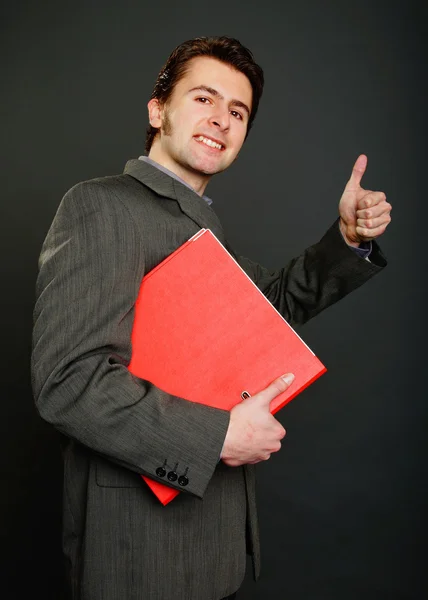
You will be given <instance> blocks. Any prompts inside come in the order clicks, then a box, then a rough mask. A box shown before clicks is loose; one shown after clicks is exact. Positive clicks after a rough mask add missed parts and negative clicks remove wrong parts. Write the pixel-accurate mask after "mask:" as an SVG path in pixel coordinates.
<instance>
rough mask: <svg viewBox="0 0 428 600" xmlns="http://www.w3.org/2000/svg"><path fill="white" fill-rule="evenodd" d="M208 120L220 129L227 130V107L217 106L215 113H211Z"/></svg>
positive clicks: (228, 117)
mask: <svg viewBox="0 0 428 600" xmlns="http://www.w3.org/2000/svg"><path fill="white" fill-rule="evenodd" d="M210 122H211V124H212V125H214V126H215V127H217V129H219V130H220V131H227V130H228V129H229V127H230V113H229V109H228V108H224V109H223V108H220V107H218V108H217V110H216V111H215V114H213V115H211V118H210Z"/></svg>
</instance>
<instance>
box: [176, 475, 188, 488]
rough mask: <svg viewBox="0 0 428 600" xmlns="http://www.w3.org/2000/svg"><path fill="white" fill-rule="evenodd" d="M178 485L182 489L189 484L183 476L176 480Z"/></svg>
mask: <svg viewBox="0 0 428 600" xmlns="http://www.w3.org/2000/svg"><path fill="white" fill-rule="evenodd" d="M178 483H179V484H180V485H182V486H183V487H184V486H185V485H187V484H188V483H189V480H188V478H187V477H186V476H185V475H180V477H179V478H178Z"/></svg>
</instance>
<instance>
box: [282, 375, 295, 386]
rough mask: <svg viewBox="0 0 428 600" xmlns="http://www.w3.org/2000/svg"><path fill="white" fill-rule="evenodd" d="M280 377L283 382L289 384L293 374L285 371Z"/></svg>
mask: <svg viewBox="0 0 428 600" xmlns="http://www.w3.org/2000/svg"><path fill="white" fill-rule="evenodd" d="M281 379H282V380H283V381H285V383H288V385H290V383H291V382H292V381H293V379H294V375H293V373H286V374H285V375H283V376H282V377H281Z"/></svg>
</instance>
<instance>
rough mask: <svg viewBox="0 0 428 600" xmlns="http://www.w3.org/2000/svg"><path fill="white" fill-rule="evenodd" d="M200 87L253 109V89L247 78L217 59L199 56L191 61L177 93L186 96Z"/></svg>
mask: <svg viewBox="0 0 428 600" xmlns="http://www.w3.org/2000/svg"><path fill="white" fill-rule="evenodd" d="M198 85H205V86H208V87H211V88H213V89H215V90H217V92H219V93H220V94H221V95H222V96H224V98H225V99H226V100H232V99H233V100H240V101H241V102H245V104H247V106H249V107H251V102H252V97H253V89H252V87H251V83H250V81H249V79H248V78H247V76H246V75H244V74H243V73H241V72H240V71H237V70H236V69H234V68H233V67H232V66H230V65H228V64H225V63H223V62H221V61H219V60H216V59H215V58H211V57H208V56H198V57H196V58H192V59H191V60H189V62H188V63H187V70H186V73H185V75H184V76H183V77H182V78H181V79H180V81H179V82H178V83H177V85H176V91H177V93H178V94H180V95H182V94H186V93H187V92H188V91H189V90H191V89H192V88H194V87H197V86H198Z"/></svg>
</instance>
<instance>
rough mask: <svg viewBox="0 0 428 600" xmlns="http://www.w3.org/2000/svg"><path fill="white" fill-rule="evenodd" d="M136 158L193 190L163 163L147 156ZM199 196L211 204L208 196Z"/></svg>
mask: <svg viewBox="0 0 428 600" xmlns="http://www.w3.org/2000/svg"><path fill="white" fill-rule="evenodd" d="M138 160H142V161H144V162H146V163H148V164H149V165H152V166H153V167H156V168H157V169H159V171H162V172H163V173H165V174H166V175H169V176H170V177H173V178H174V179H176V180H177V181H179V182H180V183H182V184H183V185H185V186H186V187H188V188H189V190H192V191H193V192H195V190H194V189H193V188H192V186H190V185H189V184H188V183H186V182H185V181H184V180H183V179H181V177H179V176H178V175H176V174H175V173H173V172H172V171H170V170H169V169H167V168H166V167H164V166H163V165H160V164H159V163H157V162H156V161H155V160H152V159H151V158H149V157H148V156H139V157H138ZM195 194H196V192H195ZM201 198H202V200H205V202H206V203H207V204H208V205H211V204H212V203H213V201H212V200H211V198H208V196H201Z"/></svg>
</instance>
